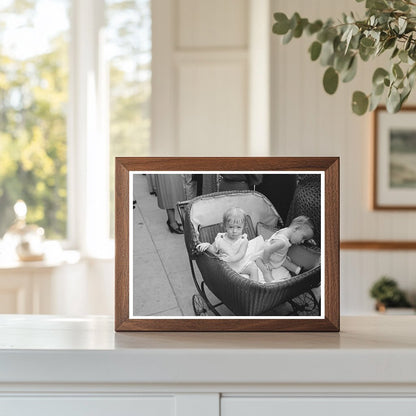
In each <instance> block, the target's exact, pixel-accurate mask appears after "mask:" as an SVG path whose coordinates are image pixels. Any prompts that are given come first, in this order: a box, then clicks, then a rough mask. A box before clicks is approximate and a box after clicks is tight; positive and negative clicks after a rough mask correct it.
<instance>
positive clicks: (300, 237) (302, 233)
mask: <svg viewBox="0 0 416 416" xmlns="http://www.w3.org/2000/svg"><path fill="white" fill-rule="evenodd" d="M312 237H313V231H312V230H311V229H310V228H309V227H300V228H297V229H296V230H295V231H294V232H293V234H292V236H291V238H290V242H291V243H292V244H303V243H304V242H305V241H307V240H310V239H311V238H312Z"/></svg>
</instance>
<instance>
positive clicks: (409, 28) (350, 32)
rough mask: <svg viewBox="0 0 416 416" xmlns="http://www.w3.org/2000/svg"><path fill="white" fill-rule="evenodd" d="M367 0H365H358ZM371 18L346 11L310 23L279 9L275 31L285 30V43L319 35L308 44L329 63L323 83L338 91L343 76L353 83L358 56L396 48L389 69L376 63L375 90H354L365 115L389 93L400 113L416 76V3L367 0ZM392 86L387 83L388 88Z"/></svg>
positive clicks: (372, 55) (312, 53) (355, 107)
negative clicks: (336, 15) (340, 17)
mask: <svg viewBox="0 0 416 416" xmlns="http://www.w3.org/2000/svg"><path fill="white" fill-rule="evenodd" d="M356 1H357V2H362V1H363V0H356ZM365 6H366V18H365V19H356V18H355V17H354V15H353V14H352V13H351V14H350V15H346V14H344V18H343V19H342V20H339V19H338V23H339V24H337V25H334V22H333V20H332V19H328V20H327V21H326V22H325V23H324V22H322V21H321V20H316V21H314V22H309V20H308V19H306V18H302V17H301V16H300V15H299V14H298V13H295V14H294V15H293V16H292V17H291V18H290V19H289V18H288V17H287V16H286V15H285V14H284V13H275V14H274V18H275V20H276V23H275V24H274V25H273V32H274V33H275V34H277V35H283V36H284V37H283V43H285V44H286V43H289V42H290V41H291V40H292V39H293V38H299V37H301V36H303V35H304V34H308V35H311V36H313V37H314V38H315V40H314V41H313V43H312V44H311V46H310V48H309V53H310V57H311V59H312V61H317V60H318V59H319V62H320V64H321V65H322V66H324V67H325V68H326V70H325V73H324V77H323V86H324V89H325V91H326V92H327V93H328V94H334V93H335V92H336V90H337V88H338V84H339V81H340V80H341V81H342V82H350V81H351V80H352V79H353V78H354V77H355V76H356V73H357V61H358V60H362V61H364V62H367V61H369V60H370V59H373V58H375V57H377V56H379V55H382V54H383V53H386V52H388V51H389V50H392V54H391V57H390V60H391V62H392V64H391V65H390V66H389V68H382V67H380V68H377V69H376V70H375V71H374V74H373V79H372V91H371V93H370V94H364V93H363V92H361V91H355V92H354V94H353V99H352V110H353V111H354V113H356V114H359V115H362V114H365V113H366V112H367V111H372V110H374V109H375V108H376V107H377V106H378V104H379V103H380V101H381V99H382V97H383V95H384V94H385V93H386V92H387V96H386V105H387V109H388V110H389V111H390V112H397V111H399V110H400V109H401V107H402V105H403V103H404V102H405V101H406V100H407V98H408V97H409V94H410V92H411V91H412V89H413V86H414V84H415V78H416V39H414V36H415V37H416V8H415V6H416V3H414V2H413V1H411V0H394V2H393V1H392V0H366V3H365ZM386 87H387V88H386Z"/></svg>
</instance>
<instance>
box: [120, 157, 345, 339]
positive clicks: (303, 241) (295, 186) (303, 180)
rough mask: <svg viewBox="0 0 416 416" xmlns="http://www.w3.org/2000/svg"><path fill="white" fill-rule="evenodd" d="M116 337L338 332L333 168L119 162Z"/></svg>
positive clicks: (314, 163) (298, 162)
mask: <svg viewBox="0 0 416 416" xmlns="http://www.w3.org/2000/svg"><path fill="white" fill-rule="evenodd" d="M115 305H116V311H115V317H116V322H115V329H116V330H117V331H338V330H339V159H338V158H329V157H328V158H116V302H115Z"/></svg>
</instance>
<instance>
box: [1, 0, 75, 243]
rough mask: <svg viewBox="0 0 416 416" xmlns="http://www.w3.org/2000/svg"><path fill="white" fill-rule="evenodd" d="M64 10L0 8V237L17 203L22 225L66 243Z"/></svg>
mask: <svg viewBox="0 0 416 416" xmlns="http://www.w3.org/2000/svg"><path fill="white" fill-rule="evenodd" d="M69 8H70V4H69V2H68V0H36V1H19V0H5V1H2V5H1V6H0V120H1V121H0V123H1V124H0V213H1V214H0V236H2V235H3V234H4V233H5V231H6V230H7V228H8V227H9V226H10V225H11V223H12V222H13V219H14V213H13V205H14V203H15V202H16V201H17V200H18V199H24V200H25V202H26V203H27V205H28V208H29V212H28V217H27V219H28V222H33V223H37V224H38V225H40V226H42V227H44V228H45V230H46V233H47V237H48V238H59V239H63V238H66V225H67V183H66V173H67V172H66V170H67V157H66V145H67V137H66V128H67V126H66V104H67V101H68V69H69V68H68V45H69ZM52 14H53V16H54V18H53V19H51V15H52Z"/></svg>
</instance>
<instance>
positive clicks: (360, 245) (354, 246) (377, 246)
mask: <svg viewBox="0 0 416 416" xmlns="http://www.w3.org/2000/svg"><path fill="white" fill-rule="evenodd" d="M340 248H341V250H416V241H378V240H362V241H361V240H358V241H352V240H350V241H341V244H340Z"/></svg>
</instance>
